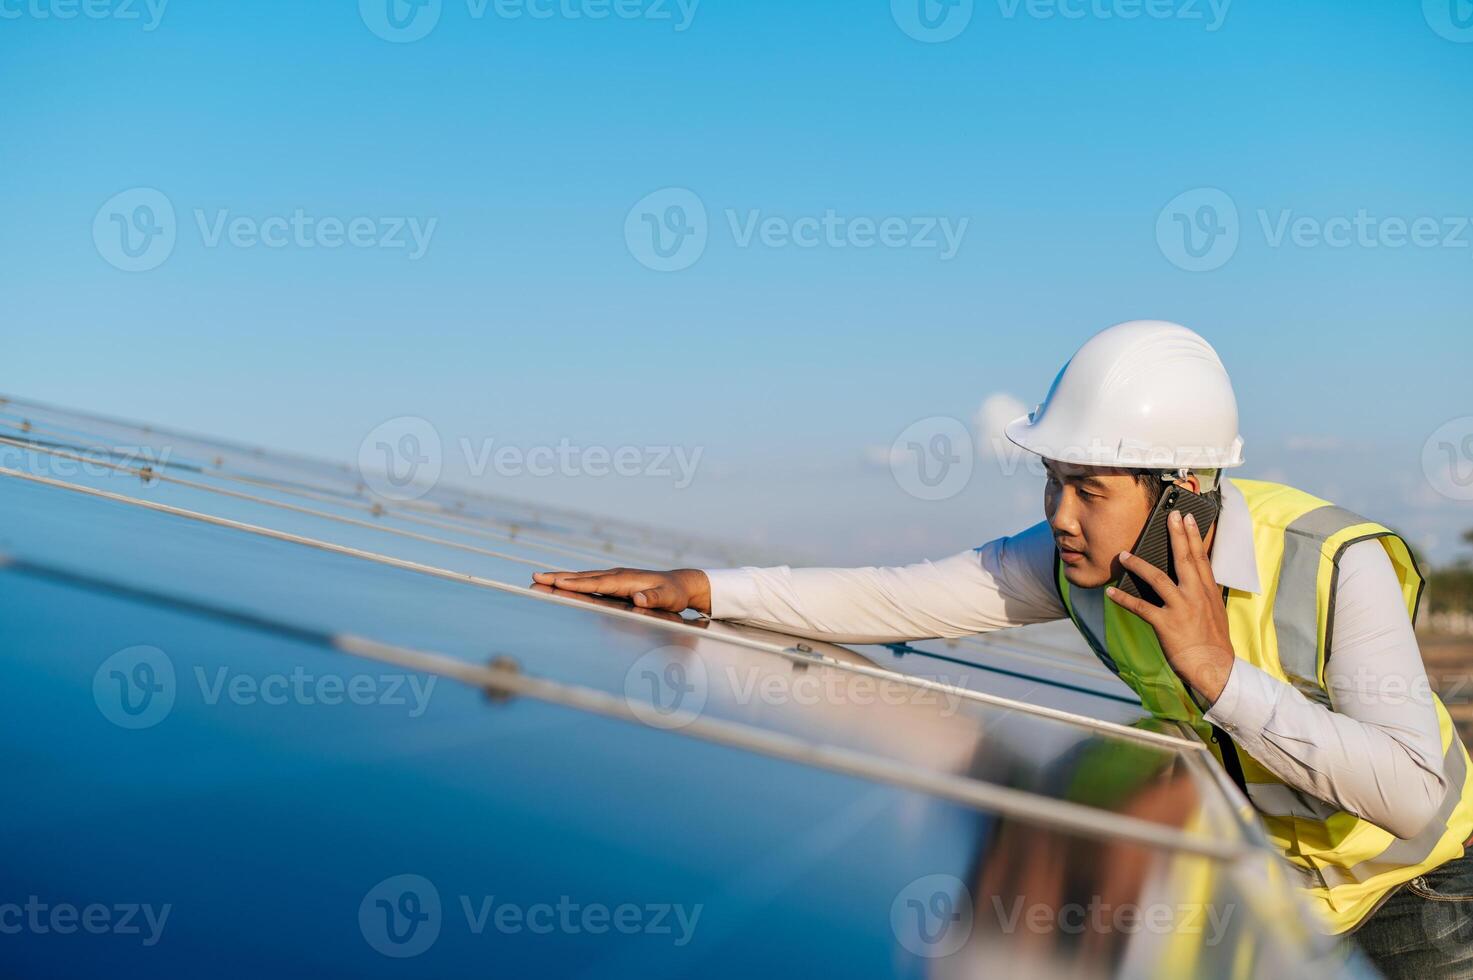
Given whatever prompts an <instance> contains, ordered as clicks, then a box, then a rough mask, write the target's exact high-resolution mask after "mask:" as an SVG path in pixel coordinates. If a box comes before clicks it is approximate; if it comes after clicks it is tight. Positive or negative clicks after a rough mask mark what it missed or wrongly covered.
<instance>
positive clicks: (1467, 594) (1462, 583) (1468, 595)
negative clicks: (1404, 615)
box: [1418, 528, 1473, 633]
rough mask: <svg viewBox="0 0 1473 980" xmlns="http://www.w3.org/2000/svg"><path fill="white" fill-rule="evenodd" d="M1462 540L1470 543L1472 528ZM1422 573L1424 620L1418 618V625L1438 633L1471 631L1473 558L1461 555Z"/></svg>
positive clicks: (1472, 542)
mask: <svg viewBox="0 0 1473 980" xmlns="http://www.w3.org/2000/svg"><path fill="white" fill-rule="evenodd" d="M1463 541H1464V542H1465V543H1467V544H1469V545H1473V528H1470V529H1469V530H1467V531H1464V532H1463ZM1422 567H1423V569H1426V568H1427V566H1426V565H1423V566H1422ZM1426 575H1427V591H1426V594H1425V595H1424V596H1423V599H1422V601H1423V606H1422V613H1423V614H1424V615H1425V616H1426V617H1427V619H1426V620H1425V621H1423V620H1421V619H1420V618H1419V620H1418V623H1419V625H1426V626H1430V627H1431V628H1432V629H1433V630H1436V631H1438V632H1448V633H1473V559H1470V558H1469V557H1468V556H1466V555H1464V556H1462V557H1459V558H1458V559H1457V560H1456V561H1455V562H1453V564H1451V565H1445V566H1443V567H1441V568H1434V569H1431V570H1428V571H1426Z"/></svg>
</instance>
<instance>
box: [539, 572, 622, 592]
mask: <svg viewBox="0 0 1473 980" xmlns="http://www.w3.org/2000/svg"><path fill="white" fill-rule="evenodd" d="M552 584H553V585H555V586H556V587H557V588H559V589H564V590H566V591H568V592H585V593H597V594H598V595H618V596H627V595H629V593H631V592H633V591H635V589H637V588H639V587H641V586H642V585H643V584H645V583H644V582H642V581H641V580H639V579H638V578H636V577H634V576H630V575H627V574H624V573H611V574H607V575H585V576H583V577H581V578H561V579H558V580H557V581H555V582H553V583H552Z"/></svg>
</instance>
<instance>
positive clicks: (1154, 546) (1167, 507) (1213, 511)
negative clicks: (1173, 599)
mask: <svg viewBox="0 0 1473 980" xmlns="http://www.w3.org/2000/svg"><path fill="white" fill-rule="evenodd" d="M1220 508H1221V505H1220V504H1219V503H1218V498H1217V497H1216V496H1207V495H1204V494H1200V493H1192V491H1190V490H1187V489H1184V488H1182V487H1178V486H1168V487H1167V488H1166V490H1165V492H1163V493H1162V494H1161V499H1160V500H1158V501H1156V509H1155V510H1153V511H1151V517H1150V519H1149V520H1147V521H1146V526H1145V527H1144V528H1143V529H1142V530H1141V536H1140V538H1138V539H1137V540H1136V543H1135V547H1134V548H1132V549H1130V552H1131V554H1133V555H1136V556H1137V557H1140V558H1143V559H1145V560H1146V561H1148V562H1150V563H1151V564H1152V565H1155V566H1156V567H1157V568H1159V569H1161V570H1162V571H1163V572H1165V573H1166V574H1167V575H1169V576H1171V580H1172V581H1173V582H1175V581H1176V580H1177V579H1176V565H1175V563H1174V562H1173V561H1172V554H1171V529H1170V527H1168V526H1167V523H1166V520H1167V518H1168V517H1170V516H1171V512H1172V511H1174V510H1179V511H1181V512H1182V517H1186V516H1187V515H1188V514H1191V515H1192V516H1193V517H1195V518H1196V519H1197V529H1198V531H1199V532H1200V533H1201V535H1202V537H1203V539H1204V540H1205V539H1206V537H1207V532H1208V531H1210V530H1212V525H1213V524H1214V523H1215V522H1216V521H1217V513H1218V510H1219V509H1220ZM1118 587H1119V589H1120V591H1122V592H1125V593H1127V594H1128V595H1133V596H1136V597H1137V598H1140V599H1144V600H1146V601H1147V602H1149V603H1151V604H1152V605H1155V606H1160V605H1163V604H1164V603H1163V601H1162V599H1161V596H1159V595H1157V594H1156V590H1155V589H1153V588H1151V587H1150V585H1148V584H1146V583H1145V582H1143V581H1141V580H1140V579H1138V578H1136V577H1135V575H1133V574H1132V573H1131V572H1129V571H1127V572H1125V574H1123V575H1121V576H1120V583H1119V586H1118Z"/></svg>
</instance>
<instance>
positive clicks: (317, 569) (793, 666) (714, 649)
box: [0, 479, 1229, 825]
mask: <svg viewBox="0 0 1473 980" xmlns="http://www.w3.org/2000/svg"><path fill="white" fill-rule="evenodd" d="M0 507H3V508H4V509H5V510H6V511H7V512H9V513H12V514H16V515H18V516H20V517H21V518H22V520H20V521H19V522H18V526H17V528H16V529H15V530H13V531H8V532H7V533H6V534H5V535H4V538H3V540H0V546H3V548H4V550H5V551H6V552H8V553H11V554H14V555H16V556H18V557H21V558H28V557H30V558H35V557H37V556H41V555H44V556H45V557H46V561H47V562H49V563H51V564H59V565H62V566H64V567H66V568H69V569H72V570H77V571H83V572H86V573H87V574H89V575H93V576H97V577H99V578H101V579H103V580H105V581H111V582H126V583H128V584H129V585H130V586H131V587H134V588H137V589H148V590H151V591H152V592H155V593H159V594H162V595H165V596H179V597H182V598H186V599H189V600H191V601H194V602H197V603H203V604H207V605H210V606H216V607H223V608H226V609H231V610H236V611H241V612H245V613H249V614H252V615H255V616H258V617H262V618H267V619H272V620H280V621H283V622H286V623H290V624H292V625H294V626H299V627H306V628H310V629H314V630H317V631H320V632H323V633H328V634H336V633H354V634H357V635H361V636H367V637H371V638H374V639H377V640H381V641H383V642H388V643H396V644H401V645H404V646H410V647H418V648H421V649H429V650H434V651H437V652H441V653H446V654H450V655H451V656H455V657H459V658H462V659H464V660H470V661H474V662H476V663H485V662H486V661H487V660H489V659H491V658H492V657H494V656H509V657H512V658H514V659H515V660H516V662H517V663H518V664H519V666H520V667H521V669H523V670H525V671H526V672H528V673H533V674H535V675H537V676H539V677H546V678H548V679H551V680H556V681H563V682H569V683H576V684H579V685H582V686H586V687H590V688H594V689H597V690H600V691H605V692H611V693H615V694H619V695H621V696H623V697H626V698H628V699H630V700H632V701H635V702H639V703H649V704H651V705H652V706H654V710H656V711H657V712H665V713H667V714H671V715H674V717H675V718H676V720H677V721H678V720H679V717H680V715H679V713H680V712H691V711H695V712H697V713H699V714H702V715H705V716H710V717H715V718H726V719H733V720H740V721H742V722H744V723H747V724H752V725H756V726H758V727H761V728H764V729H771V730H779V731H783V732H786V733H789V734H792V735H797V736H801V737H803V738H807V739H813V740H817V741H820V742H823V743H825V744H836V745H844V746H848V747H851V748H855V749H862V750H863V751H865V752H866V753H870V754H873V755H876V756H880V757H883V758H886V759H891V760H898V761H902V762H904V763H906V764H908V765H910V766H912V767H917V768H921V769H926V770H931V771H939V772H944V773H949V774H952V775H955V776H961V777H967V778H972V779H979V780H982V781H984V782H988V783H993V784H997V785H1001V786H1007V787H1011V788H1015V789H1023V790H1028V791H1031V792H1035V793H1039V794H1042V795H1045V796H1048V797H1051V798H1057V799H1063V800H1070V801H1072V802H1083V803H1085V805H1089V806H1096V805H1098V803H1096V802H1095V801H1093V800H1086V799H1084V798H1082V797H1081V798H1080V799H1074V798H1073V797H1074V796H1076V795H1077V794H1076V793H1075V792H1074V789H1073V788H1072V787H1071V786H1069V785H1052V784H1049V783H1047V782H1046V781H1042V780H1041V779H1040V778H1039V777H1038V772H1039V768H1038V767H1039V763H1040V762H1041V761H1046V760H1048V759H1052V758H1055V757H1058V756H1060V755H1064V754H1067V753H1070V752H1076V751H1086V750H1087V749H1088V748H1089V747H1090V746H1093V745H1100V744H1104V745H1110V744H1119V745H1124V746H1127V747H1129V748H1130V749H1131V750H1133V751H1132V754H1131V756H1130V758H1131V759H1132V760H1133V761H1132V764H1134V765H1137V766H1139V767H1142V768H1147V767H1149V768H1153V769H1158V770H1171V771H1177V770H1181V769H1182V764H1181V761H1180V759H1179V754H1180V751H1181V750H1180V749H1178V748H1175V747H1174V746H1173V745H1171V744H1169V743H1167V742H1165V741H1164V740H1162V741H1160V742H1159V744H1150V743H1147V742H1145V741H1143V740H1140V739H1133V738H1129V737H1126V735H1125V734H1112V733H1111V732H1110V731H1108V730H1100V729H1095V728H1090V727H1087V726H1085V725H1081V724H1068V723H1065V722H1062V721H1059V720H1055V719H1052V718H1046V717H1040V716H1038V715H1036V714H1033V713H1030V711H1029V710H1028V706H1026V705H1016V706H999V705H994V704H987V703H979V702H975V701H970V700H967V699H965V698H963V697H960V696H958V695H954V694H950V693H947V692H943V691H937V690H933V689H930V688H924V687H915V686H910V685H905V684H901V683H897V682H896V681H894V680H882V679H877V678H875V677H872V676H869V675H863V674H855V673H852V672H847V671H844V670H840V669H838V668H835V667H832V666H828V665H825V664H820V663H809V662H806V661H804V660H795V659H791V658H788V657H783V656H779V655H776V654H774V653H772V652H769V651H764V650H754V649H751V648H747V647H742V646H738V645H736V644H733V643H730V642H726V641H724V640H721V639H719V638H717V637H715V636H707V635H704V633H703V632H700V631H692V630H686V629H681V630H678V631H672V630H670V629H668V628H663V627H662V626H661V625H660V624H659V623H657V622H654V621H647V620H645V619H643V618H640V617H618V618H616V617H610V616H607V615H604V614H603V613H602V612H601V611H600V610H599V609H597V608H596V607H591V606H587V605H585V604H583V603H574V604H573V605H572V607H571V608H570V607H568V606H563V605H558V604H553V603H550V602H544V601H537V600H535V599H533V598H532V597H531V596H529V595H526V594H517V593H511V592H506V591H501V590H495V589H487V588H481V587H478V586H475V585H469V584H464V583H461V582H456V581H447V580H445V579H441V578H435V577H430V576H425V575H421V574H417V573H415V572H411V571H405V570H402V569H398V568H388V567H382V566H379V565H375V564H372V563H368V562H364V561H362V560H361V559H357V558H352V557H347V556H343V555H337V554H331V553H326V552H322V551H320V550H316V549H310V548H305V547H303V546H301V545H297V544H292V543H288V542H281V541H273V540H263V539H259V538H256V537H253V536H250V535H245V534H242V533H241V532H239V531H234V530H231V529H228V528H219V527H213V526H210V525H205V524H200V523H198V522H193V521H189V520H186V519H181V518H177V517H173V516H170V515H163V514H157V513H153V512H150V511H146V510H141V509H139V508H135V507H130V506H127V505H124V504H120V503H116V502H113V501H106V500H97V499H94V498H89V497H86V496H83V495H79V494H76V493H74V492H71V491H65V490H57V489H53V488H50V487H44V486H34V485H31V484H26V483H23V482H21V481H17V480H13V479H12V480H0ZM144 551H146V552H147V553H148V559H147V560H146V561H140V560H139V556H140V553H141V552H144ZM1182 785H1183V787H1189V788H1190V792H1191V794H1192V798H1191V800H1190V806H1191V808H1192V809H1194V810H1196V809H1207V810H1210V811H1212V812H1214V813H1215V814H1216V817H1215V819H1216V820H1217V822H1218V824H1219V825H1227V824H1228V823H1229V817H1228V815H1227V812H1226V808H1225V806H1224V805H1223V803H1222V801H1221V800H1220V799H1219V797H1218V796H1217V795H1216V794H1214V793H1210V792H1207V791H1206V789H1207V788H1206V787H1203V786H1200V785H1198V784H1197V783H1196V782H1195V781H1192V780H1190V779H1188V781H1187V782H1184V783H1183V784H1182ZM1187 791H1188V789H1186V788H1184V789H1183V790H1182V792H1187Z"/></svg>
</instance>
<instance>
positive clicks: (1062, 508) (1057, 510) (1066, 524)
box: [1048, 494, 1079, 538]
mask: <svg viewBox="0 0 1473 980" xmlns="http://www.w3.org/2000/svg"><path fill="white" fill-rule="evenodd" d="M1074 511H1075V508H1074V506H1073V505H1072V504H1071V503H1070V502H1069V494H1064V495H1062V496H1061V497H1060V498H1059V501H1058V503H1056V504H1055V505H1054V512H1053V513H1052V514H1050V515H1049V519H1048V523H1049V527H1051V528H1053V529H1054V533H1055V534H1056V535H1062V536H1064V537H1070V538H1077V537H1079V517H1078V515H1076V514H1075V512H1074Z"/></svg>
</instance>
